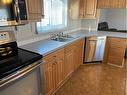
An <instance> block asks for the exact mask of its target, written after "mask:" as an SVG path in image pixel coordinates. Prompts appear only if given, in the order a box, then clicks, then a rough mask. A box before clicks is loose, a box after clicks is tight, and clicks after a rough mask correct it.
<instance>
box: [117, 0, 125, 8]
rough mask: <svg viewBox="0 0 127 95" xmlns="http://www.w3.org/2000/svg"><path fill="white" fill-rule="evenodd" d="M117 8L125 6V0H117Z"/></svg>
mask: <svg viewBox="0 0 127 95" xmlns="http://www.w3.org/2000/svg"><path fill="white" fill-rule="evenodd" d="M117 8H127V1H126V0H118V4H117Z"/></svg>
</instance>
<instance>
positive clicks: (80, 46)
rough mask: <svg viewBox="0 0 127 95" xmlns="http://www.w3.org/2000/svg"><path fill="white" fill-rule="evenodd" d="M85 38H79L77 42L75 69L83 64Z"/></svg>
mask: <svg viewBox="0 0 127 95" xmlns="http://www.w3.org/2000/svg"><path fill="white" fill-rule="evenodd" d="M84 43H85V41H84V40H79V41H77V42H75V44H74V46H75V48H74V60H75V61H74V69H75V70H76V69H78V67H79V66H80V65H81V64H83V57H84Z"/></svg>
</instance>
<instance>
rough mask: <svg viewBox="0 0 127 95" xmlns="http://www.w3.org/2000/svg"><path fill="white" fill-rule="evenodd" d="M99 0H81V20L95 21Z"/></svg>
mask: <svg viewBox="0 0 127 95" xmlns="http://www.w3.org/2000/svg"><path fill="white" fill-rule="evenodd" d="M96 8H97V0H80V11H79V12H80V13H79V16H80V18H84V19H95V18H96V13H97V10H96Z"/></svg>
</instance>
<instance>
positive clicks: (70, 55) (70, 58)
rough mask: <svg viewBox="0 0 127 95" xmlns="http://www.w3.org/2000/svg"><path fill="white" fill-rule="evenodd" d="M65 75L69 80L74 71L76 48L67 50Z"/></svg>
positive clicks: (67, 48) (71, 47)
mask: <svg viewBox="0 0 127 95" xmlns="http://www.w3.org/2000/svg"><path fill="white" fill-rule="evenodd" d="M64 71H65V75H64V77H65V78H67V77H68V76H69V75H70V74H72V73H73V71H74V48H73V46H72V45H70V46H68V47H66V48H65V68H64Z"/></svg>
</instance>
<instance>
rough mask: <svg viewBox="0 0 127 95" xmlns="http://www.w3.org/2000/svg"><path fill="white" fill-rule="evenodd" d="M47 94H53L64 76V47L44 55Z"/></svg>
mask: <svg viewBox="0 0 127 95" xmlns="http://www.w3.org/2000/svg"><path fill="white" fill-rule="evenodd" d="M44 61H45V64H44V72H45V95H51V94H52V93H53V91H55V89H56V88H57V87H58V86H59V85H60V84H61V83H62V81H63V77H64V49H60V50H58V51H56V52H54V53H51V54H49V55H47V56H46V57H44Z"/></svg>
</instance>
